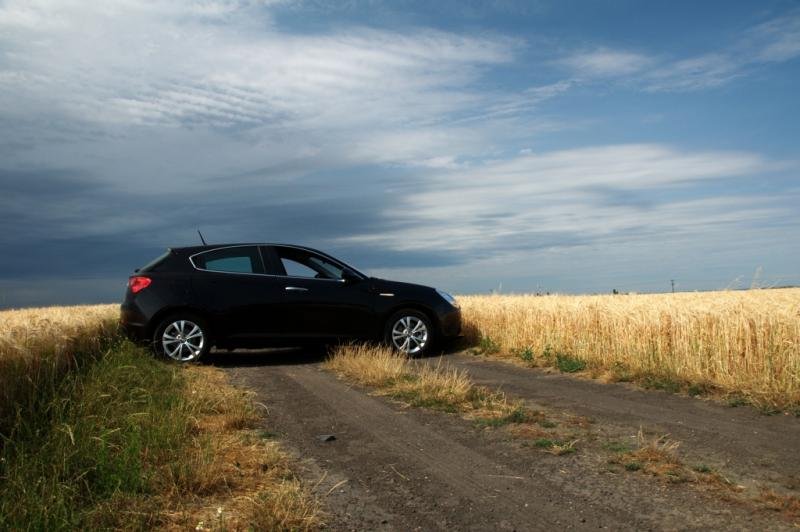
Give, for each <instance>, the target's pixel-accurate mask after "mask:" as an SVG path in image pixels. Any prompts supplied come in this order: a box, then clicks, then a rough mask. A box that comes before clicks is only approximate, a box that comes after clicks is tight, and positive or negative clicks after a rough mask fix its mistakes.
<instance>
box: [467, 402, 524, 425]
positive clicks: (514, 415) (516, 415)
mask: <svg viewBox="0 0 800 532" xmlns="http://www.w3.org/2000/svg"><path fill="white" fill-rule="evenodd" d="M528 418H529V415H528V412H527V411H526V409H525V408H524V407H522V406H517V407H516V408H514V409H513V410H511V411H510V412H508V413H507V414H505V415H502V416H500V417H491V418H478V419H476V420H475V425H476V426H478V427H495V428H496V427H502V426H503V425H509V424H511V423H525V422H526V421H528Z"/></svg>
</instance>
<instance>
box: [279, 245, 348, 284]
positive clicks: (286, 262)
mask: <svg viewBox="0 0 800 532" xmlns="http://www.w3.org/2000/svg"><path fill="white" fill-rule="evenodd" d="M274 249H275V253H276V254H277V256H278V259H279V260H280V261H281V264H282V265H283V268H284V270H285V271H286V275H288V276H290V277H306V278H314V279H341V278H342V267H341V266H339V265H337V264H334V263H333V262H331V261H329V260H327V259H325V258H324V257H321V256H319V255H316V254H314V253H311V252H308V251H305V250H302V249H296V248H288V247H279V246H276V247H275V248H274Z"/></svg>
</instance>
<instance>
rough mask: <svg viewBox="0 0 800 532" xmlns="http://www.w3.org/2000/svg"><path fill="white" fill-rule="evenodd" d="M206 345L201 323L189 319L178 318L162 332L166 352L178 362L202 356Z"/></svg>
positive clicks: (162, 344)
mask: <svg viewBox="0 0 800 532" xmlns="http://www.w3.org/2000/svg"><path fill="white" fill-rule="evenodd" d="M204 345H205V335H204V334H203V329H201V328H200V326H199V325H197V324H196V323H194V322H193V321H189V320H176V321H173V322H172V323H170V324H169V325H167V326H166V327H165V328H164V332H163V333H161V346H162V347H163V348H164V353H165V354H166V355H167V356H168V357H170V358H171V359H173V360H177V361H178V362H191V361H192V360H195V359H196V358H198V357H199V356H200V353H202V351H203V346H204Z"/></svg>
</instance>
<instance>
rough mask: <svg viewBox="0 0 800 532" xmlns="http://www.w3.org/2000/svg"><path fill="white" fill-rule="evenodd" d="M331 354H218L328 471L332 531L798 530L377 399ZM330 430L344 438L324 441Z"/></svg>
mask: <svg viewBox="0 0 800 532" xmlns="http://www.w3.org/2000/svg"><path fill="white" fill-rule="evenodd" d="M321 358H322V356H321V355H318V354H317V355H315V354H309V353H302V352H286V353H278V354H274V353H269V352H261V353H248V354H239V353H234V354H232V355H218V356H216V357H212V361H213V362H214V363H215V364H218V365H221V366H229V367H230V368H229V370H228V371H229V372H230V374H231V376H232V379H233V381H234V382H235V383H236V384H239V385H244V386H247V387H249V388H251V389H253V390H255V391H256V393H257V395H258V400H259V401H261V402H263V403H264V404H265V405H266V406H267V407H268V410H269V415H268V420H267V427H268V428H269V429H270V430H273V431H277V432H278V433H279V435H280V439H281V441H282V443H283V444H284V446H285V447H288V448H289V449H291V450H293V452H294V453H295V454H296V455H297V457H298V459H300V460H301V461H302V464H303V467H304V470H305V479H306V481H307V483H309V484H310V485H313V484H315V483H317V481H318V480H319V479H320V478H322V479H323V480H322V481H321V482H319V484H318V486H317V488H316V492H317V493H318V494H320V496H321V497H322V498H323V500H324V502H325V505H326V506H327V508H328V509H329V512H330V521H329V523H330V525H329V526H330V528H331V529H335V530H437V529H439V530H443V529H454V530H496V529H500V530H545V529H547V530H553V529H565V530H588V529H603V528H605V529H614V530H623V529H624V530H634V529H636V530H648V529H649V530H655V529H670V530H675V529H682V530H687V529H709V528H726V529H733V530H747V529H766V528H770V529H781V528H788V527H786V526H785V523H781V522H776V521H774V520H771V519H768V518H765V517H764V516H761V515H753V514H752V513H751V512H749V511H747V510H746V509H743V508H740V507H737V506H735V505H733V506H731V505H726V504H724V503H721V502H719V501H714V500H712V499H711V498H710V497H707V496H705V495H703V494H700V493H698V492H695V491H693V490H690V489H686V488H685V487H674V486H669V485H666V484H664V483H659V482H658V481H655V480H653V479H650V478H644V477H642V476H637V475H613V474H608V473H607V472H603V471H601V470H600V469H602V465H600V466H599V467H598V464H599V462H598V461H597V459H596V457H593V456H588V455H587V456H583V455H582V454H581V453H579V455H573V456H570V457H557V456H552V455H549V454H547V453H544V452H541V451H539V450H535V449H531V448H529V447H528V448H526V447H523V446H522V445H521V444H520V441H519V440H518V439H516V438H511V437H510V436H509V434H508V433H507V432H506V431H503V430H478V429H476V428H475V427H474V425H473V424H472V423H470V422H469V421H467V420H464V419H462V418H461V417H460V416H458V415H449V414H444V413H441V412H431V411H427V410H424V409H409V408H404V407H402V406H400V405H398V404H396V403H394V402H392V401H390V400H388V399H385V398H381V397H374V396H371V395H369V394H368V393H367V391H365V390H363V389H359V388H355V387H351V386H348V385H347V384H346V383H344V382H342V381H339V380H337V379H336V377H334V376H333V375H332V374H330V373H328V372H327V371H324V370H322V369H321V365H320V363H319V362H320V361H321ZM452 361H453V362H454V363H457V364H460V365H462V366H463V367H468V366H469V367H470V368H471V369H473V370H474V369H475V368H472V367H471V364H468V362H470V363H471V361H470V360H469V359H466V360H462V359H461V358H459V357H458V356H457V357H452ZM511 369H517V368H511ZM478 374H480V370H478V371H476V375H478ZM478 380H480V377H478ZM488 380H490V379H487V381H488ZM504 388H505V389H506V390H508V391H510V390H509V389H508V386H504ZM321 434H334V435H335V436H336V439H335V440H334V441H331V442H327V443H323V442H320V441H319V440H318V439H317V437H318V436H319V435H321Z"/></svg>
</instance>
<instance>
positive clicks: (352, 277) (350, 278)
mask: <svg viewBox="0 0 800 532" xmlns="http://www.w3.org/2000/svg"><path fill="white" fill-rule="evenodd" d="M360 280H361V277H359V276H358V275H356V273H355V272H354V271H353V270H351V269H349V268H345V269H344V270H342V281H344V282H346V283H354V282H356V281H360Z"/></svg>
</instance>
